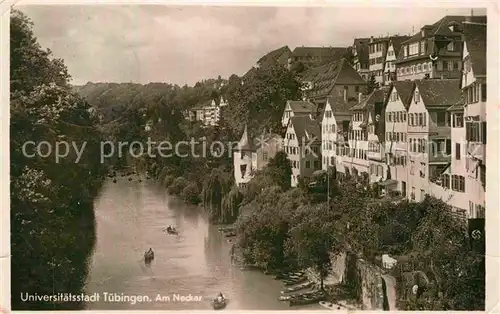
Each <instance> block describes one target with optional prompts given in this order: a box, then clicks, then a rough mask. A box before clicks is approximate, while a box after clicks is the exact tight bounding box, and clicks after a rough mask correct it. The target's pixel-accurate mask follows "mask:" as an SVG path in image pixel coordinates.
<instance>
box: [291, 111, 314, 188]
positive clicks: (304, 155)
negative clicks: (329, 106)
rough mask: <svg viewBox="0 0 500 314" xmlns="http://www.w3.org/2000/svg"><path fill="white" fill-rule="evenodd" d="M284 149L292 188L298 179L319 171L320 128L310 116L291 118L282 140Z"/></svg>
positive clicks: (296, 184)
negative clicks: (290, 172) (290, 173)
mask: <svg viewBox="0 0 500 314" xmlns="http://www.w3.org/2000/svg"><path fill="white" fill-rule="evenodd" d="M284 149H285V152H286V153H287V155H288V159H290V164H291V167H292V187H296V186H298V184H299V179H300V178H305V177H310V176H312V174H313V173H314V171H316V170H321V126H320V124H319V123H318V122H317V121H315V120H314V119H312V118H311V117H310V116H294V117H291V118H290V120H289V122H288V126H287V130H286V135H285V139H284Z"/></svg>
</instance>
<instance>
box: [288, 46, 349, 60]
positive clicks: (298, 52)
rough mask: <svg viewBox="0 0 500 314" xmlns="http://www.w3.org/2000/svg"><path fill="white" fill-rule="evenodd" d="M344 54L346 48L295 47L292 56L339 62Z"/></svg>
mask: <svg viewBox="0 0 500 314" xmlns="http://www.w3.org/2000/svg"><path fill="white" fill-rule="evenodd" d="M346 52H347V47H297V48H295V49H294V50H293V52H292V56H294V57H317V58H321V59H332V60H339V59H341V58H342V57H343V56H344V54H345V53H346Z"/></svg>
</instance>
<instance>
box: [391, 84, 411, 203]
mask: <svg viewBox="0 0 500 314" xmlns="http://www.w3.org/2000/svg"><path fill="white" fill-rule="evenodd" d="M414 85H415V84H414V83H413V82H410V81H396V82H393V83H392V84H391V87H390V89H389V92H388V96H387V97H386V107H385V134H386V135H385V151H386V158H387V161H388V166H389V171H390V176H391V179H393V180H395V181H396V190H397V191H399V192H400V193H401V195H402V196H403V197H407V195H408V171H407V170H408V108H409V106H410V101H411V99H412V94H413V88H414Z"/></svg>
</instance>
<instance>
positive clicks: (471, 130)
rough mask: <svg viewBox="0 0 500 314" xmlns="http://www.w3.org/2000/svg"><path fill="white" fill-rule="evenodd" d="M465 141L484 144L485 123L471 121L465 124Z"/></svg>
mask: <svg viewBox="0 0 500 314" xmlns="http://www.w3.org/2000/svg"><path fill="white" fill-rule="evenodd" d="M465 139H466V140H467V141H468V142H483V143H484V144H486V122H480V121H471V122H467V123H465Z"/></svg>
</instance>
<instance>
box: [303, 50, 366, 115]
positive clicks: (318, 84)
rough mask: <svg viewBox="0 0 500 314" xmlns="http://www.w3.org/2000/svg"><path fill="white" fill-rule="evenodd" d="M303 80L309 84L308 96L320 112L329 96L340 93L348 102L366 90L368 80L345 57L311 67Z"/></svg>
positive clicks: (306, 92)
mask: <svg viewBox="0 0 500 314" xmlns="http://www.w3.org/2000/svg"><path fill="white" fill-rule="evenodd" d="M302 82H303V83H304V84H305V85H307V86H308V87H307V88H306V89H305V90H304V94H305V95H306V98H307V99H308V100H309V101H311V102H313V103H315V104H316V105H317V106H318V112H322V111H323V109H324V108H325V105H326V100H327V99H328V98H329V97H338V96H339V95H340V96H341V97H343V98H344V99H345V101H346V102H348V101H350V100H353V99H357V98H358V95H359V93H364V92H365V91H366V82H365V81H364V80H363V78H362V77H361V76H360V75H359V73H358V72H356V70H355V69H354V68H353V67H352V66H351V65H350V64H349V63H347V61H346V60H345V59H341V60H338V61H334V62H332V63H328V64H325V65H323V66H320V67H316V68H311V69H309V70H308V71H307V72H306V73H305V75H304V76H303V77H302Z"/></svg>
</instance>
